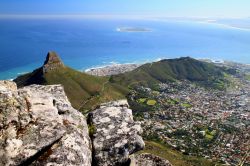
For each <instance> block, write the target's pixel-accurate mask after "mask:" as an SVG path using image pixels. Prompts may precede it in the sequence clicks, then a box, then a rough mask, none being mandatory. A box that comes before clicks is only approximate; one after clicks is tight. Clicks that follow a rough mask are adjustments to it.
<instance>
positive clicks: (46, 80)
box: [14, 52, 127, 111]
mask: <svg viewBox="0 0 250 166" xmlns="http://www.w3.org/2000/svg"><path fill="white" fill-rule="evenodd" d="M53 54H55V53H53V52H50V53H49V54H48V55H47V59H48V57H49V56H52V55H53ZM56 56H57V55H56ZM57 58H59V57H57ZM57 58H54V60H52V62H51V61H49V62H45V64H44V65H43V67H41V68H38V69H36V70H34V71H33V72H32V73H28V74H25V75H22V76H20V77H18V78H16V79H15V80H14V81H15V82H16V83H17V85H18V86H19V87H22V86H27V85H31V84H42V85H53V84H62V85H63V86H64V89H65V92H66V94H67V96H68V98H69V100H70V102H71V103H72V105H73V106H74V107H75V108H76V109H80V110H81V111H84V110H86V109H91V108H94V107H95V106H97V105H98V104H100V103H102V102H106V101H110V100H116V99H120V98H125V97H124V94H126V93H127V89H126V88H122V87H120V86H117V85H112V83H110V82H109V78H108V77H96V76H91V75H88V74H85V73H82V72H79V71H76V70H74V69H71V68H69V67H67V66H65V65H63V64H62V62H60V63H61V64H58V59H57ZM55 59H56V60H55ZM46 61H47V60H46ZM54 62H55V63H54ZM47 64H49V66H47V68H45V67H44V66H46V65H47ZM51 64H52V65H51ZM55 66H56V67H55Z"/></svg>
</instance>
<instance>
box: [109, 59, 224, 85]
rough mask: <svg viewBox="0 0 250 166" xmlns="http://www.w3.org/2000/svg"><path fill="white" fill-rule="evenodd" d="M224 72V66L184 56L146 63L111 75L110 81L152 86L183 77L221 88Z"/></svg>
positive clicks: (182, 78)
mask: <svg viewBox="0 0 250 166" xmlns="http://www.w3.org/2000/svg"><path fill="white" fill-rule="evenodd" d="M224 72H227V71H226V70H225V69H224V68H220V67H217V66H215V65H213V64H210V63H206V62H201V61H198V60H195V59H192V58H189V57H185V58H178V59H168V60H162V61H159V62H154V63H148V64H145V65H142V66H141V67H139V68H137V69H136V70H134V71H132V72H127V73H124V74H120V75H116V76H112V77H111V78H110V81H111V82H114V83H118V84H121V85H124V86H126V85H128V86H130V87H131V86H134V85H138V84H141V85H147V86H150V87H153V86H155V84H157V83H160V82H162V83H163V82H168V81H171V82H173V81H176V80H184V79H185V80H189V81H191V82H194V83H197V84H200V85H202V86H205V87H210V88H217V89H223V88H224V84H223V82H225V81H226V80H225V79H224Z"/></svg>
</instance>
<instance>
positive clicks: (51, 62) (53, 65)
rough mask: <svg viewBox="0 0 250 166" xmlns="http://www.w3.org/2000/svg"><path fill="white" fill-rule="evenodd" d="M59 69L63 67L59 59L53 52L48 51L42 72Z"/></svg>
mask: <svg viewBox="0 0 250 166" xmlns="http://www.w3.org/2000/svg"><path fill="white" fill-rule="evenodd" d="M60 67H64V64H63V62H62V60H61V58H60V57H59V56H58V55H57V53H56V52H54V51H49V52H48V54H47V57H46V60H45V62H44V64H43V72H44V73H47V72H49V71H52V70H56V69H58V68H60Z"/></svg>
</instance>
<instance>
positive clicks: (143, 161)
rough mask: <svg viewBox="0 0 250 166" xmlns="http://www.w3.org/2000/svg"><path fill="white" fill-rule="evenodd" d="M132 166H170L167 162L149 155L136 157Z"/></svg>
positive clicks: (144, 154)
mask: <svg viewBox="0 0 250 166" xmlns="http://www.w3.org/2000/svg"><path fill="white" fill-rule="evenodd" d="M134 166H172V164H170V162H169V161H168V160H165V159H163V158H161V157H158V156H155V155H153V154H149V153H143V154H139V155H136V157H135V163H134Z"/></svg>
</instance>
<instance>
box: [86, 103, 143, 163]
mask: <svg viewBox="0 0 250 166" xmlns="http://www.w3.org/2000/svg"><path fill="white" fill-rule="evenodd" d="M89 125H90V126H92V128H94V130H95V131H94V133H93V136H92V144H93V160H94V165H98V166H113V165H127V164H129V162H130V159H129V155H130V154H133V153H135V152H137V151H139V150H142V149H143V148H144V146H145V144H144V142H143V140H142V137H141V136H140V134H141V133H142V129H141V126H140V123H139V122H135V121H134V120H133V115H132V110H131V109H129V108H128V103H127V101H126V100H120V101H115V102H110V103H105V104H102V105H101V106H100V108H99V109H96V110H94V111H93V112H92V113H90V114H89Z"/></svg>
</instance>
